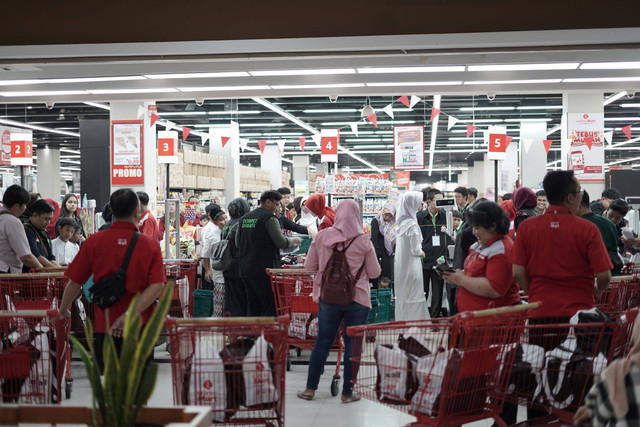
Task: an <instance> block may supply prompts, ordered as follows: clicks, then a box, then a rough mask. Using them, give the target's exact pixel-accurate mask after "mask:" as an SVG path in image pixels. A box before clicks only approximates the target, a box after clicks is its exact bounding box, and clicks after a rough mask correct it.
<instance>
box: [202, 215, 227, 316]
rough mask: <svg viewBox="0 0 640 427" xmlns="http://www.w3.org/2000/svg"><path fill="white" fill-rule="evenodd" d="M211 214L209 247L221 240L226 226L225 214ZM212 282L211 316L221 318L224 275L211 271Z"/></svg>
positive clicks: (220, 272)
mask: <svg viewBox="0 0 640 427" xmlns="http://www.w3.org/2000/svg"><path fill="white" fill-rule="evenodd" d="M211 214H212V216H213V220H212V222H213V225H214V226H215V227H213V232H212V233H211V245H210V247H213V245H215V244H216V243H217V242H219V241H220V240H221V239H222V229H223V228H224V226H225V225H226V224H227V214H226V213H224V212H223V211H222V209H220V208H218V209H216V210H212V211H211ZM206 255H207V256H209V257H210V256H212V255H213V253H211V254H206ZM212 271H213V275H212V281H213V316H214V317H222V315H223V313H224V274H223V272H222V271H218V270H212Z"/></svg>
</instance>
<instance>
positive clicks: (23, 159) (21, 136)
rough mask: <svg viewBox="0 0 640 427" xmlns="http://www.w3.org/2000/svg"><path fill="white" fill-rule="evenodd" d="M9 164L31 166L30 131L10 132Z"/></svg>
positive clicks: (31, 142) (31, 136) (31, 137)
mask: <svg viewBox="0 0 640 427" xmlns="http://www.w3.org/2000/svg"><path fill="white" fill-rule="evenodd" d="M11 165H13V166H33V134H32V133H31V132H21V133H17V132H14V133H12V134H11Z"/></svg>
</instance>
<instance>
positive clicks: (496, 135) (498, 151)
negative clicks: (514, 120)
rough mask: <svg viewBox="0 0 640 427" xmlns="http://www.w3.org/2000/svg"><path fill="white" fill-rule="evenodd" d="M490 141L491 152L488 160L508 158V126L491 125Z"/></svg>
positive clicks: (489, 131)
mask: <svg viewBox="0 0 640 427" xmlns="http://www.w3.org/2000/svg"><path fill="white" fill-rule="evenodd" d="M487 133H488V137H489V138H488V141H486V142H487V143H488V145H489V153H488V154H487V159H488V160H504V159H506V158H507V146H508V145H509V143H508V142H507V128H506V126H489V130H488V131H487Z"/></svg>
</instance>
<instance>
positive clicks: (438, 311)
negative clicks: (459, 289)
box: [422, 268, 444, 318]
mask: <svg viewBox="0 0 640 427" xmlns="http://www.w3.org/2000/svg"><path fill="white" fill-rule="evenodd" d="M429 283H431V288H432V289H433V295H431V308H430V309H429V314H431V317H432V318H434V317H441V316H442V290H443V289H444V279H443V278H442V277H440V275H439V274H438V273H437V272H436V271H435V270H434V269H432V268H426V269H423V270H422V285H423V288H424V296H425V298H427V299H428V298H429Z"/></svg>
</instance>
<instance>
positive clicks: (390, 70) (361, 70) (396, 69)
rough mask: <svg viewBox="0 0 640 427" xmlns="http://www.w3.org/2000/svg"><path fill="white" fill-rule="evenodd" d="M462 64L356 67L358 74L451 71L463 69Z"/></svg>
mask: <svg viewBox="0 0 640 427" xmlns="http://www.w3.org/2000/svg"><path fill="white" fill-rule="evenodd" d="M464 68H465V66H464V65H453V66H445V67H371V68H358V69H357V70H358V73H360V74H390V73H451V72H460V71H464Z"/></svg>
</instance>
